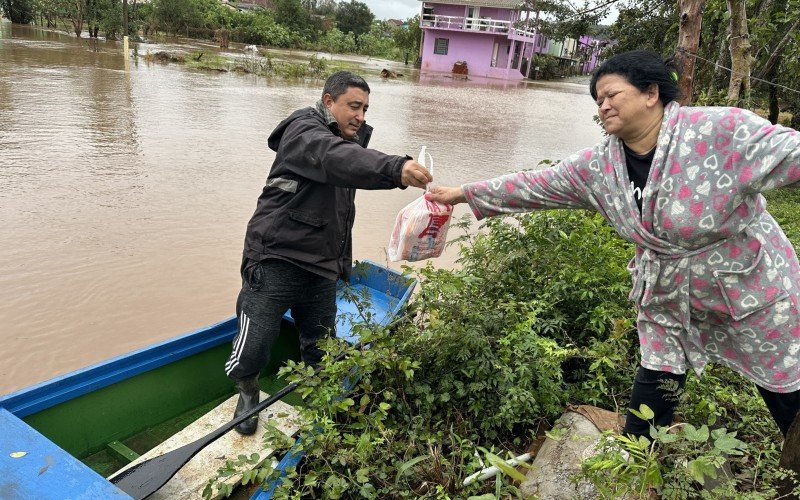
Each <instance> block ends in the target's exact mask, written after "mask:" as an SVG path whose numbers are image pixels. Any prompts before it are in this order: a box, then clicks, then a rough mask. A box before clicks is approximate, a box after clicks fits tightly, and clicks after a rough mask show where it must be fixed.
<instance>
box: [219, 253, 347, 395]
mask: <svg viewBox="0 0 800 500" xmlns="http://www.w3.org/2000/svg"><path fill="white" fill-rule="evenodd" d="M289 309H291V311H292V317H293V318H294V321H295V325H296V326H297V329H298V330H299V332H300V356H301V359H302V360H303V361H305V362H306V363H308V364H310V365H317V364H318V363H319V361H320V360H321V359H322V356H323V352H322V351H321V350H320V349H319V348H318V347H317V342H318V341H319V340H320V339H322V338H323V337H325V336H327V335H335V328H336V281H334V280H330V279H327V278H323V277H322V276H318V275H316V274H314V273H312V272H310V271H306V270H305V269H301V268H300V267H297V266H295V265H293V264H291V263H289V262H286V261H283V260H278V259H270V260H266V261H263V262H255V261H247V260H246V261H245V262H244V263H243V265H242V290H241V291H240V292H239V298H238V300H237V301H236V316H237V317H238V318H239V333H238V334H237V335H236V337H235V338H234V339H233V350H232V352H231V356H230V358H229V359H228V361H227V363H226V364H225V373H226V374H227V375H228V377H230V378H231V379H233V380H243V379H248V378H251V377H253V376H257V375H258V373H259V372H260V371H261V369H262V368H264V367H265V366H266V365H267V363H269V358H270V351H271V350H272V346H273V345H274V344H275V341H276V340H277V339H278V335H279V334H280V331H281V318H282V317H283V314H284V313H285V312H286V311H287V310H289Z"/></svg>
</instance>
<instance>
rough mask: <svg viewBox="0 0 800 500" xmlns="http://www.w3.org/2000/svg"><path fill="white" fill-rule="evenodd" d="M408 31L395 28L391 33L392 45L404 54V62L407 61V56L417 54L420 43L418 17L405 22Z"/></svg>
mask: <svg viewBox="0 0 800 500" xmlns="http://www.w3.org/2000/svg"><path fill="white" fill-rule="evenodd" d="M407 24H408V29H405V28H397V29H395V30H394V33H392V38H394V43H395V45H397V48H398V49H400V50H401V51H403V52H404V53H405V54H406V61H408V54H414V55H415V57H416V54H418V53H419V45H420V42H421V41H422V29H421V28H420V27H419V15H416V16H414V17H412V18H409V19H408V21H407Z"/></svg>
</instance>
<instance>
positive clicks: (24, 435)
mask: <svg viewBox="0 0 800 500" xmlns="http://www.w3.org/2000/svg"><path fill="white" fill-rule="evenodd" d="M415 285H416V281H414V280H413V279H411V278H408V277H407V276H404V275H402V274H400V273H398V272H396V271H393V270H391V269H388V268H386V267H384V266H381V265H378V264H376V263H373V262H369V261H364V262H359V263H357V264H356V265H355V266H354V270H353V274H352V277H351V280H350V283H349V284H346V285H345V284H344V283H341V282H340V283H339V287H338V288H339V289H338V294H337V305H338V308H339V315H338V323H337V335H338V336H339V337H340V338H344V339H346V340H348V341H349V342H352V343H355V342H357V341H358V332H357V329H354V325H356V324H358V323H362V322H364V321H366V320H367V319H369V321H370V323H371V324H376V325H382V326H385V325H388V324H389V323H391V322H392V321H393V320H394V319H395V318H397V317H398V316H399V315H401V314H402V312H403V309H404V307H405V305H406V303H407V302H408V300H409V297H410V295H411V292H412V290H413V288H414V286H415ZM284 320H285V321H284V326H283V328H282V331H281V335H280V337H279V340H278V342H277V344H276V348H275V349H274V351H273V355H272V360H271V362H270V365H269V366H267V367H266V368H265V369H264V371H263V372H262V374H261V378H260V379H259V382H260V385H261V387H262V389H263V390H264V391H265V392H267V393H270V394H272V393H275V392H277V391H278V390H279V389H281V388H282V387H283V386H285V385H286V383H285V381H283V380H281V379H278V378H277V377H276V375H275V374H276V372H277V370H278V368H279V367H280V366H281V365H282V364H283V363H284V362H285V361H286V360H289V359H299V344H298V340H297V332H296V330H295V329H294V326H293V325H294V321H293V320H292V318H291V316H290V315H289V314H288V313H287V314H286V315H285V316H284ZM236 331H237V320H236V318H235V317H232V318H229V319H226V320H225V321H222V322H220V323H217V324H215V325H211V326H209V327H206V328H201V329H199V330H197V331H194V332H191V333H188V334H185V335H182V336H179V337H176V338H173V339H170V340H167V341H165V342H161V343H158V344H154V345H151V346H149V347H146V348H144V349H140V350H137V351H133V352H130V353H128V354H125V355H122V356H119V357H116V358H113V359H110V360H107V361H104V362H102V363H98V364H96V365H93V366H90V367H87V368H84V369H81V370H77V371H75V372H72V373H69V374H66V375H64V376H61V377H57V378H54V379H52V380H49V381H46V382H43V383H41V384H37V385H34V386H31V387H28V388H25V389H22V390H20V391H17V392H14V393H12V394H8V395H6V396H2V397H0V498H2V499H4V500H5V499H25V500H28V499H58V500H64V499H72V498H76V499H77V498H80V499H84V498H85V499H93V498H103V499H105V498H130V496H129V495H127V494H126V493H125V492H123V491H121V490H119V489H118V488H117V487H116V486H115V485H114V484H112V483H111V482H110V481H109V480H107V479H106V478H107V477H111V476H113V475H114V473H115V472H117V471H119V470H120V469H123V468H125V467H126V466H128V465H129V464H130V463H131V462H134V461H136V460H137V459H138V458H139V457H140V456H141V455H144V454H146V453H147V452H148V451H150V450H151V449H153V448H156V447H157V446H159V445H160V444H162V443H163V442H165V441H167V440H169V439H170V438H171V437H172V436H173V435H175V434H176V433H178V432H180V431H181V430H182V429H185V428H187V427H188V426H190V424H192V423H193V422H195V421H196V420H198V419H199V418H201V417H203V416H204V415H206V414H207V413H208V412H209V411H210V410H212V409H214V408H217V407H218V406H219V405H220V404H221V403H223V402H225V401H226V400H229V399H230V398H231V396H232V395H233V394H234V388H233V384H232V382H231V381H230V380H229V379H228V378H227V377H226V376H225V374H224V371H223V369H222V367H223V366H224V364H225V360H226V358H227V357H228V355H229V354H230V342H231V341H232V339H233V337H234V336H235V334H236ZM283 402H286V403H289V404H295V405H297V404H299V403H300V399H299V398H298V397H297V396H296V395H294V394H289V395H287V396H286V397H285V398H284V399H283ZM228 419H229V417H228ZM301 456H302V455H301V453H299V452H298V451H297V450H293V451H290V452H289V453H287V454H286V455H285V456H284V457H282V458H281V460H280V461H279V465H278V469H279V470H281V471H284V470H285V469H286V468H287V467H290V466H292V465H295V464H296V463H297V462H298V461H299V460H300V457H301ZM274 487H275V484H272V485H265V488H260V489H258V490H257V491H256V492H255V493H254V494H253V495H252V497H251V498H254V499H256V498H257V499H259V500H266V499H268V498H271V496H272V493H271V491H272V490H273V489H274Z"/></svg>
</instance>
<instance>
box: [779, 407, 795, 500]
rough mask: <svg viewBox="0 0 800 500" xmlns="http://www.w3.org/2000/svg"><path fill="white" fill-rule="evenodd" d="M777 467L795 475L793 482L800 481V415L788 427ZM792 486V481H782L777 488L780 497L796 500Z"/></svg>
mask: <svg viewBox="0 0 800 500" xmlns="http://www.w3.org/2000/svg"><path fill="white" fill-rule="evenodd" d="M779 465H780V466H781V468H783V469H787V470H790V471H794V472H795V473H797V476H795V480H798V479H800V414H798V415H797V416H796V417H795V418H794V422H792V425H791V426H790V427H789V432H788V433H786V439H784V440H783V451H782V452H781V461H780V463H779ZM794 485H795V484H794V481H792V480H786V481H784V482H783V484H782V485H781V487H780V488H778V490H779V492H780V493H781V495H784V496H782V497H781V498H789V499H791V498H795V499H796V498H798V497H797V496H796V495H793V494H792V493H791V492H792V489H793V487H794Z"/></svg>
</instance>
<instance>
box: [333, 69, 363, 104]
mask: <svg viewBox="0 0 800 500" xmlns="http://www.w3.org/2000/svg"><path fill="white" fill-rule="evenodd" d="M350 87H357V88H360V89H361V90H363V91H364V92H366V93H367V94H369V85H367V82H366V81H365V80H364V79H363V78H361V77H360V76H358V75H357V74H355V73H351V72H349V71H337V72H336V73H334V74H332V75H331V76H329V77H328V79H327V80H325V86H324V87H322V95H323V96H325V94H330V95H331V97H332V98H333V100H334V101H335V100H336V99H338V98H339V96H340V95H342V94H344V93H345V92H347V89H348V88H350Z"/></svg>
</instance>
